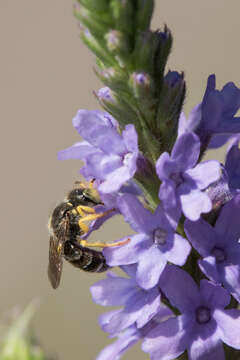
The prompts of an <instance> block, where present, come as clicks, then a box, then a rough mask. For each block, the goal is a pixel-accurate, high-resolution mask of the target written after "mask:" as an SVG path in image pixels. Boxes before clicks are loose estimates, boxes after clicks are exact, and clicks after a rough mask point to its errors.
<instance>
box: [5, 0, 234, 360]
mask: <svg viewBox="0 0 240 360" xmlns="http://www.w3.org/2000/svg"><path fill="white" fill-rule="evenodd" d="M239 13H240V2H239V1H233V0H229V1H226V0H211V1H206V0H205V1H192V0H182V1H177V0H174V1H173V0H162V1H160V0H158V1H157V6H156V12H155V16H154V21H153V27H154V28H155V29H156V28H157V27H163V24H164V23H167V24H168V26H169V27H170V28H171V30H172V31H173V34H174V38H175V41H174V48H173V52H172V55H171V57H170V62H169V67H170V68H171V69H176V70H179V71H182V70H183V71H184V72H185V74H186V80H187V85H188V88H187V89H188V90H187V98H186V105H185V109H186V110H187V111H189V109H190V108H191V107H192V106H193V105H195V104H196V103H198V102H199V101H200V99H201V96H202V93H203V90H204V88H205V84H206V79H207V76H208V75H209V74H210V73H212V72H215V73H216V74H217V82H218V86H219V87H221V86H222V85H223V84H224V83H225V82H227V81H230V80H232V81H235V82H236V84H237V85H238V86H239V85H240V69H239V66H240V59H239V58H240V48H239ZM78 33H79V30H78V26H77V22H76V20H75V19H74V17H73V16H72V2H71V1H67V0H41V1H36V0H21V1H17V0H11V1H10V0H1V1H0V45H1V56H0V99H1V105H0V121H1V141H0V146H1V150H0V154H1V163H0V164H1V207H0V208H1V209H0V210H1V242H0V274H1V275H0V276H1V283H0V287H1V296H0V311H1V313H3V312H4V311H6V310H8V309H9V308H11V307H12V306H14V305H15V304H20V305H26V304H27V303H28V302H29V301H31V299H33V298H35V297H40V298H41V299H42V305H41V307H40V309H39V312H38V314H37V316H36V318H35V327H36V331H37V334H38V335H39V337H40V339H41V341H42V343H43V345H44V346H45V348H46V349H47V350H48V351H49V352H50V353H52V354H58V355H59V358H60V359H61V360H63V359H64V360H67V359H69V360H72V359H84V360H89V359H94V358H95V355H96V354H97V352H98V351H99V350H100V349H101V348H102V347H103V346H104V345H106V344H107V337H106V335H105V334H103V333H102V332H101V331H100V329H99V328H98V325H97V315H99V314H100V313H101V312H102V310H103V309H102V308H101V307H99V306H96V305H94V304H92V303H91V297H90V294H89V291H88V288H89V285H90V284H91V283H93V282H95V281H96V280H97V279H99V276H95V275H89V274H85V273H83V272H80V271H78V270H76V269H74V268H73V267H71V266H70V265H68V264H66V263H65V264H64V265H65V266H64V272H63V278H62V284H61V286H60V288H59V289H58V290H57V291H53V290H52V289H51V288H50V285H49V283H48V280H47V276H46V269H47V261H48V234H47V221H48V216H49V214H50V212H51V209H52V208H53V207H54V206H55V204H56V203H57V202H58V201H59V200H61V199H62V198H63V197H64V195H65V193H66V191H67V190H69V189H70V188H71V186H72V184H73V182H74V181H75V180H76V179H77V176H78V169H79V167H80V163H79V162H77V161H69V162H58V161H57V159H56V154H57V151H58V150H60V149H63V148H65V147H67V146H69V145H71V144H72V143H73V142H75V141H77V140H79V139H78V136H77V134H76V133H75V132H74V130H73V129H72V126H71V119H72V117H73V115H74V114H75V113H76V111H77V109H78V108H88V109H96V108H98V105H97V102H96V100H95V98H94V96H93V94H92V91H93V90H97V89H98V88H99V87H100V84H99V82H98V81H97V79H96V77H95V75H94V73H93V71H92V67H93V65H94V57H93V56H92V55H91V54H90V52H89V51H88V50H87V49H86V48H85V47H84V46H83V45H82V43H81V41H80V40H79V38H78ZM119 224H120V220H118V219H114V221H112V222H111V223H108V224H106V225H105V227H104V229H102V230H101V231H99V233H97V234H94V236H95V239H100V240H101V239H102V240H105V239H110V240H113V239H116V238H119V237H120V236H122V235H123V234H127V231H128V230H127V229H128V228H127V226H125V227H124V226H121V229H119V231H118V233H117V228H119V226H118V225H119ZM146 358H147V356H145V355H144V354H141V353H140V351H139V350H133V351H131V352H130V353H129V354H128V355H126V356H125V359H129V360H130V359H131V360H133V359H146Z"/></svg>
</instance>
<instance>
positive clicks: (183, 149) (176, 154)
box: [171, 132, 200, 171]
mask: <svg viewBox="0 0 240 360" xmlns="http://www.w3.org/2000/svg"><path fill="white" fill-rule="evenodd" d="M199 152H200V141H199V138H198V136H197V135H195V134H194V133H192V132H188V133H185V134H183V135H181V136H180V137H179V138H178V139H177V141H176V143H175V145H174V147H173V150H172V154H171V158H172V160H174V161H177V162H178V164H179V166H180V167H181V171H185V170H187V169H190V168H192V167H193V166H194V165H195V164H196V162H197V161H198V157H199Z"/></svg>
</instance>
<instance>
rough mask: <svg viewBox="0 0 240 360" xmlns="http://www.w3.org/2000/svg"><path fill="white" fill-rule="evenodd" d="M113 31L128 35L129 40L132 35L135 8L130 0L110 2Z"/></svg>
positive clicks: (112, 0)
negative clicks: (113, 24)
mask: <svg viewBox="0 0 240 360" xmlns="http://www.w3.org/2000/svg"><path fill="white" fill-rule="evenodd" d="M110 6H111V10H112V15H113V19H114V22H115V27H114V28H115V29H117V30H119V31H121V32H124V33H125V34H128V35H129V36H130V37H131V38H132V36H133V35H134V32H135V29H134V20H135V6H134V2H133V1H132V0H130V1H129V0H111V3H110Z"/></svg>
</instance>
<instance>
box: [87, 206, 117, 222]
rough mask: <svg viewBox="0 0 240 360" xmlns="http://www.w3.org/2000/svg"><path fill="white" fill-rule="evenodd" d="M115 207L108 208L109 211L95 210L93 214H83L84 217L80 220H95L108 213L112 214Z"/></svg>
mask: <svg viewBox="0 0 240 360" xmlns="http://www.w3.org/2000/svg"><path fill="white" fill-rule="evenodd" d="M114 210H115V209H110V210H107V211H104V212H102V213H96V212H95V211H94V213H92V214H88V215H85V214H84V215H82V218H81V220H80V221H93V220H96V219H99V218H101V217H103V216H106V215H108V214H110V213H111V212H112V211H114Z"/></svg>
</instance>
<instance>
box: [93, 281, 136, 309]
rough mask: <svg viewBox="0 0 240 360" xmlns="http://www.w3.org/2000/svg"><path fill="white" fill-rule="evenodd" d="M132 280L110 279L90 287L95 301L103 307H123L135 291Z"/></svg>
mask: <svg viewBox="0 0 240 360" xmlns="http://www.w3.org/2000/svg"><path fill="white" fill-rule="evenodd" d="M134 285H135V284H134V283H133V281H132V280H131V279H127V278H121V277H108V278H107V279H104V280H100V281H98V282H96V283H95V284H93V285H92V286H91V287H90V291H91V294H92V297H93V301H94V302H95V303H96V304H100V305H102V306H123V305H124V304H125V302H126V301H127V300H128V298H129V296H130V294H131V293H132V292H134V291H135V286H134Z"/></svg>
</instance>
